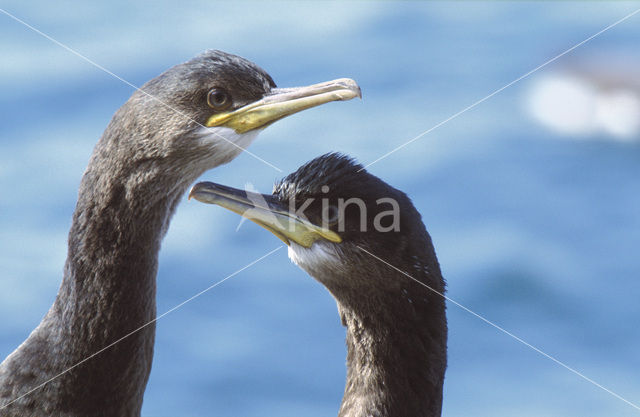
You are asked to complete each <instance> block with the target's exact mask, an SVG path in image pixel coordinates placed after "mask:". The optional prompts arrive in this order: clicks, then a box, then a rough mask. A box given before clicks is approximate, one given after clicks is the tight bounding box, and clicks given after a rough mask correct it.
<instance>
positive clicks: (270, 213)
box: [189, 182, 342, 248]
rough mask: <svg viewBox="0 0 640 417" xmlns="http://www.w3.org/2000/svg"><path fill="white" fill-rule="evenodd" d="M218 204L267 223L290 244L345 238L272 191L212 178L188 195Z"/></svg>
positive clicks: (264, 223)
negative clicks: (298, 211)
mask: <svg viewBox="0 0 640 417" xmlns="http://www.w3.org/2000/svg"><path fill="white" fill-rule="evenodd" d="M192 197H193V198H195V199H196V200H198V201H201V202H203V203H208V204H217V205H219V206H221V207H224V208H226V209H228V210H231V211H233V212H234V213H237V214H239V215H241V216H242V217H245V218H247V219H249V220H251V221H252V222H254V223H257V224H259V225H260V226H262V227H264V228H265V229H267V230H268V231H270V232H271V233H273V234H274V235H276V236H277V237H278V238H279V239H280V240H282V241H283V242H284V243H286V244H287V245H290V244H291V242H295V243H297V244H298V245H301V246H304V247H305V248H310V247H311V245H313V243H314V242H315V241H316V240H319V239H324V240H328V241H331V242H335V243H340V242H342V239H341V238H340V236H339V235H338V234H337V233H335V232H334V231H332V230H329V229H326V228H323V227H320V226H316V225H315V224H313V223H311V222H309V220H307V219H306V218H304V217H301V216H298V215H297V214H296V213H293V212H291V211H289V207H287V206H286V205H285V204H283V203H282V202H280V201H279V200H276V199H275V198H273V196H271V195H269V194H259V193H252V192H249V191H244V190H238V189H236V188H231V187H226V186H224V185H220V184H215V183H213V182H199V183H197V184H196V185H194V186H193V188H192V189H191V191H190V192H189V199H191V198H192Z"/></svg>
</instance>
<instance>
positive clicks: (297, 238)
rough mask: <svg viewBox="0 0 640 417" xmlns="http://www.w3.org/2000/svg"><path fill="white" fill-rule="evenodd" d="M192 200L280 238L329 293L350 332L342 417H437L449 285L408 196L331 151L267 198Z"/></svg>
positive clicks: (206, 186) (199, 193)
mask: <svg viewBox="0 0 640 417" xmlns="http://www.w3.org/2000/svg"><path fill="white" fill-rule="evenodd" d="M190 197H195V198H196V199H198V200H200V201H202V202H206V203H212V204H218V205H220V206H222V207H225V208H228V209H230V210H232V211H234V212H236V213H238V214H241V215H243V216H244V217H246V218H248V219H250V220H253V221H254V222H256V223H258V224H259V225H261V226H263V227H265V228H266V229H268V230H270V231H271V232H273V233H274V234H276V236H278V237H279V238H280V239H282V240H283V241H284V242H285V243H287V245H289V257H290V258H291V260H292V261H293V262H294V263H295V264H297V265H298V266H300V267H301V268H303V269H304V270H305V271H307V272H308V273H309V274H310V275H311V276H313V277H314V278H315V279H317V280H318V281H320V283H322V284H323V285H324V286H325V287H326V288H327V289H328V290H329V291H330V292H331V294H332V295H333V296H334V298H335V299H336V301H337V305H338V311H339V313H340V317H341V319H342V324H343V325H345V326H346V328H347V349H348V353H347V380H346V386H345V391H344V398H343V400H342V405H341V406H340V412H339V416H340V417H365V416H376V417H404V416H411V417H426V416H429V417H433V416H439V415H440V414H441V408H442V386H443V382H444V373H445V368H446V362H447V360H446V358H447V353H446V343H447V323H446V316H445V302H444V298H443V297H442V296H441V295H442V294H444V287H445V283H444V280H443V278H442V275H441V273H440V267H439V265H438V261H437V259H436V254H435V251H434V248H433V245H432V243H431V238H430V237H429V234H428V233H427V231H426V230H425V227H424V225H423V224H422V221H421V216H420V213H418V211H417V210H416V209H415V207H414V206H413V204H412V203H411V200H410V199H409V198H408V197H407V195H406V194H404V193H403V192H402V191H399V190H397V189H395V188H393V187H391V186H390V185H388V184H386V183H385V182H384V181H382V180H381V179H379V178H377V177H375V176H373V175H371V174H369V173H368V172H366V171H365V170H364V169H363V168H362V166H361V165H358V164H357V163H355V162H354V161H353V160H351V159H350V158H348V157H346V156H343V155H339V154H327V155H324V156H321V157H319V158H316V159H314V160H312V161H311V162H309V163H307V164H305V165H304V166H302V167H300V168H299V169H298V170H297V171H296V172H294V173H293V174H290V175H289V176H287V177H286V178H285V179H284V180H282V181H281V182H280V183H278V184H276V186H275V187H274V191H273V194H272V195H260V194H253V193H246V192H244V191H241V190H236V189H233V188H229V187H225V186H222V185H218V184H214V183H210V182H202V183H198V184H196V185H195V186H194V187H193V189H192V191H191V193H190ZM375 257H378V258H379V259H376V258H375ZM381 260H383V261H384V262H382V261H381ZM385 262H386V263H385ZM391 265H392V266H393V267H392V266H391ZM395 268H397V269H395ZM399 270H401V271H403V272H404V274H403V273H401V272H399ZM407 274H408V275H410V276H411V277H412V278H413V279H411V278H409V277H408V276H407ZM425 286H427V287H429V289H431V290H429V289H427V288H425ZM436 291H437V293H436Z"/></svg>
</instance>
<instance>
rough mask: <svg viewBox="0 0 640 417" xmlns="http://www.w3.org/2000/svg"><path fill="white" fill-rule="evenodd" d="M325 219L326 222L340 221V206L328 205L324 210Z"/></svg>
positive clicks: (334, 222) (331, 223)
mask: <svg viewBox="0 0 640 417" xmlns="http://www.w3.org/2000/svg"><path fill="white" fill-rule="evenodd" d="M322 214H323V216H322V217H323V219H322V220H323V221H324V223H326V224H330V225H333V224H336V223H337V222H338V220H339V219H340V210H338V207H336V206H329V207H326V208H325V209H324V210H323V213H322Z"/></svg>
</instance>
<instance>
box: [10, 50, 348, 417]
mask: <svg viewBox="0 0 640 417" xmlns="http://www.w3.org/2000/svg"><path fill="white" fill-rule="evenodd" d="M338 81H339V82H338V83H337V84H336V83H333V82H329V83H324V84H321V93H322V94H324V95H321V96H318V95H317V94H318V91H317V90H318V88H317V87H316V86H311V87H301V88H297V89H286V90H280V89H276V88H275V83H274V82H273V80H272V79H271V77H270V76H269V75H268V74H267V73H266V72H265V71H264V70H262V69H261V68H259V67H258V66H256V65H255V64H253V63H251V62H249V61H247V60H245V59H243V58H240V57H238V56H235V55H231V54H227V53H224V52H221V51H207V52H205V53H203V54H201V55H198V56H197V57H195V58H193V59H192V60H190V61H188V62H185V63H183V64H180V65H177V66H175V67H173V68H171V69H169V70H168V71H166V72H165V73H163V74H162V75H160V76H158V77H157V78H155V79H153V80H151V81H149V82H148V83H146V84H145V85H144V86H143V87H142V88H141V90H142V91H136V92H135V93H134V94H133V95H132V96H131V98H129V100H128V101H127V102H126V103H125V104H124V105H123V106H122V107H121V108H120V109H119V110H118V111H117V112H116V113H115V115H114V116H113V119H112V120H111V122H110V123H109V125H108V127H107V129H106V130H105V132H104V134H103V136H102V137H101V139H100V140H99V142H98V144H97V145H96V147H95V149H94V152H93V155H92V156H91V159H90V161H89V165H88V167H87V169H86V172H85V173H84V176H83V178H82V182H81V185H80V189H79V192H78V202H77V205H76V209H75V212H74V214H73V221H72V227H71V231H70V232H69V245H68V257H67V261H66V264H65V267H64V277H63V280H62V284H61V286H60V290H59V292H58V296H57V298H56V300H55V302H54V304H53V306H52V307H51V309H50V310H49V311H48V312H47V313H46V315H45V317H44V318H43V319H42V322H41V323H40V324H39V325H38V327H37V328H36V329H35V330H34V331H33V332H32V333H31V335H30V336H29V338H28V339H27V340H26V341H25V342H24V343H23V344H22V345H20V347H18V349H16V350H15V351H14V352H13V353H12V354H11V355H9V357H7V359H5V361H4V362H2V364H0V415H1V416H21V417H25V416H83V417H86V416H137V415H139V414H140V409H141V406H142V398H143V393H144V388H145V385H146V382H147V379H148V377H149V372H150V370H151V362H152V355H153V342H154V334H155V325H154V324H151V325H149V326H147V327H145V328H143V329H142V330H140V331H138V332H136V333H133V334H132V335H131V336H129V337H127V338H126V339H124V340H122V341H121V342H119V343H117V344H115V345H114V346H112V347H110V348H109V349H106V350H105V351H103V352H101V353H100V354H99V355H97V356H95V357H93V358H90V359H88V360H86V361H85V362H82V361H84V360H85V359H87V358H88V357H90V356H91V355H92V354H94V353H95V352H98V351H99V350H101V349H103V348H105V347H107V346H109V345H110V344H111V343H113V342H115V341H116V340H118V339H120V338H122V337H123V336H125V335H127V334H129V333H130V332H132V331H134V330H135V329H138V328H139V327H140V326H143V325H145V324H147V323H149V322H150V321H152V320H153V319H154V318H155V316H156V303H155V292H156V283H155V276H156V271H157V267H158V250H159V248H160V242H161V240H162V238H163V236H164V235H165V233H166V231H167V228H168V225H169V221H170V218H171V216H172V214H173V212H174V210H175V208H176V206H177V205H178V202H179V201H180V199H181V197H182V196H183V194H184V192H185V191H186V189H187V187H188V186H189V184H191V183H192V182H193V181H194V180H195V179H196V178H197V177H198V176H199V175H201V174H202V173H203V172H204V171H205V170H207V169H210V168H213V167H215V166H218V165H220V164H223V163H226V162H229V161H230V160H231V159H233V158H234V157H235V156H237V155H238V154H239V153H240V152H241V151H242V147H246V146H248V145H249V144H250V143H251V141H252V140H253V139H254V138H255V136H256V135H257V132H258V131H259V130H260V129H261V128H264V127H265V126H267V125H268V124H270V123H272V122H273V121H275V120H278V119H279V118H282V117H286V116H287V115H289V114H292V113H294V112H296V111H300V110H303V109H304V108H309V107H313V106H315V105H318V104H322V103H326V102H328V101H333V100H340V99H349V98H352V97H354V96H355V95H357V93H359V90H357V86H356V85H355V82H353V81H352V80H346V81H345V80H338ZM345 83H346V84H345ZM345 86H346V87H345ZM345 88H346V90H348V91H351V93H353V95H351V94H347V95H346V96H345V95H341V94H342V93H344V92H345ZM334 92H335V94H334ZM332 94H333V95H332ZM294 96H295V97H298V98H299V97H310V98H309V99H308V100H311V104H308V103H307V104H306V107H301V106H297V105H295V104H292V103H291V99H292V97H294ZM318 97H319V98H318ZM263 102H268V108H267V109H266V110H264V111H262V113H261V118H260V119H258V120H256V119H255V118H252V117H253V116H252V114H253V113H252V111H253V110H255V109H256V108H260V109H263V108H266V107H267V106H265V107H260V106H261V105H262V103H263ZM282 104H286V105H287V106H284V107H286V108H285V109H284V110H282V107H283V106H281V105H282ZM265 114H266V116H265ZM234 123H235V124H234ZM236 125H237V126H240V127H237V126H236ZM204 126H208V127H209V128H208V129H206V128H205V127H204ZM78 363H80V364H79V365H78V366H76V367H74V368H73V369H71V370H69V371H68V372H65V371H67V369H69V368H70V367H72V366H74V365H76V364H78ZM60 374H61V375H60ZM51 378H54V379H53V380H51V381H50V382H48V383H47V384H46V385H44V386H42V387H40V388H38V389H37V390H35V391H34V392H31V393H30V391H31V390H32V389H34V388H36V387H38V386H39V385H40V384H42V383H44V382H46V381H47V380H49V379H51Z"/></svg>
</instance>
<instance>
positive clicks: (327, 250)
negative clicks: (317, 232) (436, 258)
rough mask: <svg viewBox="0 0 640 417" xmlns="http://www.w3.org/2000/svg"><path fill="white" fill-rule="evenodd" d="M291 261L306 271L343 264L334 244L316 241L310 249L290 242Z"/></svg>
mask: <svg viewBox="0 0 640 417" xmlns="http://www.w3.org/2000/svg"><path fill="white" fill-rule="evenodd" d="M288 253H289V259H291V262H293V263H294V264H296V265H298V266H299V267H301V268H303V269H305V270H318V269H321V268H323V267H327V266H330V267H333V268H335V267H336V266H338V265H340V264H341V261H340V256H339V255H338V253H337V252H336V250H335V248H334V247H333V244H330V243H324V242H322V241H316V242H315V243H314V244H313V245H311V247H310V248H305V247H304V246H300V245H298V244H297V243H295V242H290V245H289V252H288Z"/></svg>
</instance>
